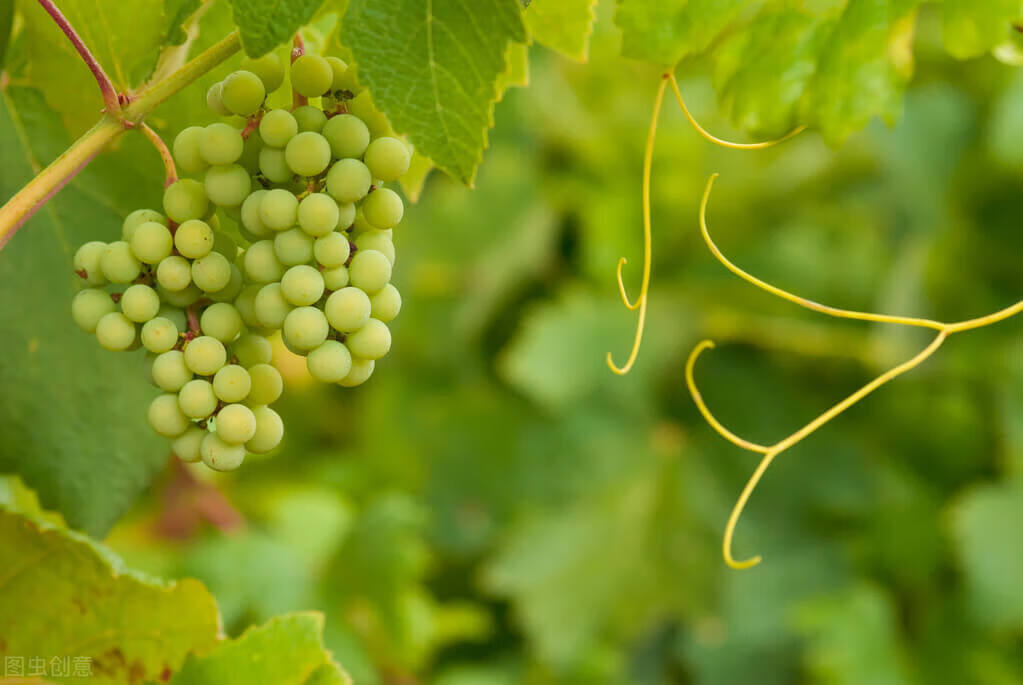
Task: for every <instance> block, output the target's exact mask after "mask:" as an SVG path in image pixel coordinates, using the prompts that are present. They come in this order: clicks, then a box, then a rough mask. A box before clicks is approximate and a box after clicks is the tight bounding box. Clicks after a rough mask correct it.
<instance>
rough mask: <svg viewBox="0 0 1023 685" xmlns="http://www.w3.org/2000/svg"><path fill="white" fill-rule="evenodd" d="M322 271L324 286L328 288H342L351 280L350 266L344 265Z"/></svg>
mask: <svg viewBox="0 0 1023 685" xmlns="http://www.w3.org/2000/svg"><path fill="white" fill-rule="evenodd" d="M321 273H322V275H323V286H324V288H326V289H327V290H341V288H344V287H345V286H346V285H348V282H349V280H350V279H349V277H348V267H347V266H343V265H342V266H337V267H334V268H333V269H324V270H323V271H322V272H321Z"/></svg>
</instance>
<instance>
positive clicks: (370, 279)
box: [193, 250, 391, 295]
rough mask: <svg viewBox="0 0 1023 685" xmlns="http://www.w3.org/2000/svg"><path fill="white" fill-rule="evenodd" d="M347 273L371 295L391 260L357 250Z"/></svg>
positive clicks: (385, 280) (384, 282)
mask: <svg viewBox="0 0 1023 685" xmlns="http://www.w3.org/2000/svg"><path fill="white" fill-rule="evenodd" d="M193 271H194V267H193ZM348 275H349V278H351V280H352V285H354V286H355V287H356V288H361V289H362V290H364V291H366V294H367V295H372V294H373V293H375V292H377V291H378V290H380V289H381V288H383V287H384V286H385V285H387V283H388V281H390V280H391V262H390V261H389V260H388V259H387V257H386V256H385V255H384V254H383V253H381V252H377V251H376V250H359V251H358V252H356V253H355V256H354V257H352V261H351V263H349V264H348Z"/></svg>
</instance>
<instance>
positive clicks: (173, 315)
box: [156, 290, 188, 331]
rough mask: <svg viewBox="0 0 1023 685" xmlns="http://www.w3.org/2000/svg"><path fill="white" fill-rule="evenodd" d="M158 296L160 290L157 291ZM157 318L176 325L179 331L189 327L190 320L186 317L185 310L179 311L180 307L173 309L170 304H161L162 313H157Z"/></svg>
mask: <svg viewBox="0 0 1023 685" xmlns="http://www.w3.org/2000/svg"><path fill="white" fill-rule="evenodd" d="M157 294H159V290H158V291H157ZM156 316H157V317H161V318H164V319H167V320H168V321H170V322H171V323H172V324H174V327H175V328H177V329H178V330H179V331H183V330H185V329H186V328H187V327H188V323H187V322H188V318H187V316H186V315H185V312H184V310H182V309H179V308H178V307H173V306H171V305H170V304H168V303H161V304H160V311H159V312H157V313H156Z"/></svg>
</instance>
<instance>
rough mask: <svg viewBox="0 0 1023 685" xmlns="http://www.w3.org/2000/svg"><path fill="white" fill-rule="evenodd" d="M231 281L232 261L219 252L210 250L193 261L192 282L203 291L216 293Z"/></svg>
mask: <svg viewBox="0 0 1023 685" xmlns="http://www.w3.org/2000/svg"><path fill="white" fill-rule="evenodd" d="M230 281H231V262H229V261H227V257H225V256H224V255H222V254H220V253H219V252H210V253H209V254H208V255H206V256H205V257H203V258H202V259H197V260H195V261H194V262H192V282H193V283H195V285H197V286H198V287H199V288H200V289H201V290H202V291H203V292H207V293H215V292H217V291H218V290H220V289H221V288H223V287H225V286H226V285H227V284H228V283H229V282H230Z"/></svg>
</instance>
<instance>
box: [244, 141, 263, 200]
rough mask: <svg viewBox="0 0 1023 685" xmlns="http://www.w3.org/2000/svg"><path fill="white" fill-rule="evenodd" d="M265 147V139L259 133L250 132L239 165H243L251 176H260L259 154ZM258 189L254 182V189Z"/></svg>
mask: <svg viewBox="0 0 1023 685" xmlns="http://www.w3.org/2000/svg"><path fill="white" fill-rule="evenodd" d="M263 147H264V146H263V138H262V137H260V135H259V131H250V132H249V136H248V138H246V139H245V142H244V143H243V144H242V156H241V157H239V158H238V164H241V165H242V168H243V169H245V171H247V172H248V173H249V176H256V175H257V174H259V153H260V151H261V150H262V149H263ZM256 187H257V184H256V182H255V180H253V188H256Z"/></svg>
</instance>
